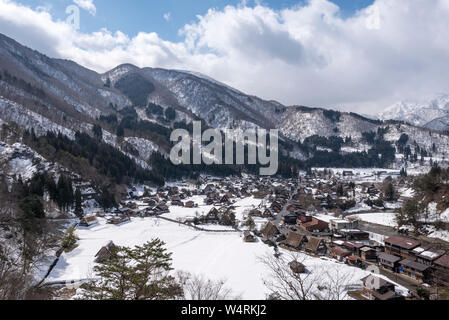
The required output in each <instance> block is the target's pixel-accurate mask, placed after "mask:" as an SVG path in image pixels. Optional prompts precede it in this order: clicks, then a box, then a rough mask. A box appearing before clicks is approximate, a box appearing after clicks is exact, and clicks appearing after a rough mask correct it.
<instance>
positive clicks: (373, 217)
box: [348, 212, 397, 227]
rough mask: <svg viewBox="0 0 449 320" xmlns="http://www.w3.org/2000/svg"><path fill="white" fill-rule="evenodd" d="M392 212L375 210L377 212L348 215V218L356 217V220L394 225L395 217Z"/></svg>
mask: <svg viewBox="0 0 449 320" xmlns="http://www.w3.org/2000/svg"><path fill="white" fill-rule="evenodd" d="M395 216H396V215H395V213H394V212H377V213H366V214H356V215H352V216H349V217H348V218H356V219H358V220H361V221H364V222H368V223H374V224H379V225H382V226H387V227H396V226H397V223H396V219H395Z"/></svg>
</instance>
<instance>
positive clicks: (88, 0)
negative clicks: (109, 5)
mask: <svg viewBox="0 0 449 320" xmlns="http://www.w3.org/2000/svg"><path fill="white" fill-rule="evenodd" d="M73 2H74V3H75V4H76V5H78V6H79V7H80V8H82V9H84V10H86V11H88V12H89V13H90V14H91V15H93V16H94V15H95V14H96V13H97V7H96V6H95V4H94V0H73Z"/></svg>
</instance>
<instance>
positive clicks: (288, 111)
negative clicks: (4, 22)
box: [0, 35, 449, 169]
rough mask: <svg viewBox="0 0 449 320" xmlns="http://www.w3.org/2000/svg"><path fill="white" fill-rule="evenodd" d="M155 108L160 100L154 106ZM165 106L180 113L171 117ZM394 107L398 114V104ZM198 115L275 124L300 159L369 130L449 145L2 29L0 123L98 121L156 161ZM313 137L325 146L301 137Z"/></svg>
mask: <svg viewBox="0 0 449 320" xmlns="http://www.w3.org/2000/svg"><path fill="white" fill-rule="evenodd" d="M443 102H444V100H441V102H438V103H436V104H435V106H433V107H432V108H433V109H435V111H438V112H440V111H441V112H443V111H444V110H446V109H445V108H446V107H448V104H447V103H446V104H445V105H444V107H443V105H442V104H443ZM447 102H449V99H448V100H447ZM150 107H152V108H156V110H153V111H154V113H153V111H150V110H149V108H150ZM158 108H159V109H160V110H157V109H158ZM401 110H402V111H401V112H402V113H401V112H399V113H398V112H396V114H399V115H407V114H409V113H410V112H409V110H408V109H405V106H404V108H403V109H401ZM442 110H443V111H442ZM168 111H169V112H168ZM167 112H168V113H170V114H172V115H173V114H174V118H170V119H168V118H167V117H168V116H167ZM389 112H390V113H391V115H394V114H393V113H394V110H393V109H392V110H390V111H389ZM387 115H388V113H386V114H385V117H384V118H389V116H387ZM437 116H442V117H443V118H441V120H434V119H431V120H433V121H444V116H445V115H444V114H442V113H438V114H437ZM393 118H395V117H393ZM193 120H201V121H203V122H204V123H205V124H207V125H208V126H210V127H214V128H222V129H223V128H235V129H240V130H245V129H248V128H256V127H261V128H265V129H279V132H280V136H281V139H282V140H283V142H285V144H283V145H282V148H285V149H283V153H285V154H287V155H289V156H290V157H293V158H295V159H299V160H301V161H307V160H308V159H311V158H313V156H314V154H315V153H316V147H317V146H318V147H319V148H318V149H319V150H322V149H323V150H329V152H331V150H333V149H334V148H333V147H331V148H329V147H328V146H326V145H328V144H330V143H331V142H329V141H325V140H323V138H324V139H331V138H338V139H341V141H343V143H340V142H338V143H339V144H341V146H340V147H341V150H342V152H344V153H351V152H354V153H356V152H359V153H360V152H366V151H368V150H370V148H371V147H372V144H373V143H374V142H375V141H374V140H373V141H371V142H367V141H366V139H367V136H369V134H368V135H367V133H374V134H378V133H379V134H378V136H379V137H381V138H382V139H385V141H386V142H387V143H389V144H390V145H391V146H392V147H393V148H396V147H397V142H398V140H399V139H400V138H401V136H403V135H406V136H407V137H408V139H407V141H406V144H407V145H408V146H409V147H410V148H411V150H412V151H415V152H422V151H423V150H424V151H425V152H426V153H431V152H432V153H433V155H434V156H435V157H439V158H444V157H445V154H444V150H449V137H448V136H447V135H444V134H442V133H438V132H432V131H431V130H428V129H426V128H420V127H418V125H420V124H421V123H423V122H425V121H427V120H428V119H416V120H415V121H412V120H413V119H409V120H410V121H408V122H411V123H412V125H409V124H404V123H398V122H394V121H393V122H392V121H380V120H375V119H370V118H367V117H365V116H362V115H359V114H356V113H348V112H338V111H333V110H327V109H324V108H314V107H305V106H285V105H282V104H281V103H279V102H276V101H267V100H263V99H260V98H258V97H255V96H252V95H246V94H245V93H243V92H241V91H239V90H237V89H234V88H231V87H229V86H228V85H225V84H222V83H220V82H219V81H216V80H214V79H211V78H209V77H207V76H205V75H202V74H198V73H196V72H191V71H178V70H167V69H161V68H150V67H147V68H138V67H136V66H134V65H131V64H123V65H120V66H117V67H116V68H114V69H112V70H110V71H108V72H105V73H104V74H99V73H97V72H95V71H92V70H89V69H87V68H84V67H82V66H80V65H79V64H77V63H75V62H73V61H69V60H63V59H52V58H49V57H47V56H45V55H43V54H41V53H39V52H37V51H34V50H31V49H29V48H26V47H24V46H22V45H21V44H19V43H17V42H16V41H14V40H13V39H10V38H8V37H6V36H4V35H0V124H1V123H3V124H14V125H17V126H18V128H19V129H21V130H24V129H27V130H33V132H34V134H35V135H36V136H38V137H39V136H43V135H45V134H46V133H47V131H52V132H54V133H61V134H63V135H65V136H67V137H69V139H72V140H73V139H75V133H76V132H83V133H87V134H88V135H93V132H94V129H95V127H96V128H97V130H98V127H101V128H102V131H103V134H102V140H103V141H104V142H105V143H107V144H109V145H111V146H113V147H114V148H116V149H117V150H119V151H120V152H122V153H123V154H125V155H126V156H128V157H130V158H131V159H133V160H135V161H136V162H137V163H138V164H139V165H141V167H143V168H146V169H147V168H150V169H151V165H150V164H149V163H148V162H149V160H150V157H151V155H152V154H153V152H155V151H158V152H160V153H162V154H163V155H167V154H168V152H169V141H168V139H169V138H168V137H169V133H170V130H172V129H173V128H174V127H175V126H177V127H179V126H181V127H185V126H187V125H188V124H190V123H191V122H192V121H193ZM434 127H435V128H436V127H437V124H434ZM380 133H381V134H380ZM0 137H1V136H0ZM311 137H312V138H313V139H310V138H311ZM314 137H315V138H314ZM316 137H319V139H318V138H316ZM5 139H6V137H5V138H2V139H0V140H5ZM334 140H335V139H334ZM317 141H318V143H319V144H321V145H315V146H313V145H312V146H304V145H303V144H304V142H307V143H309V144H310V143H312V142H313V143H315V144H316V142H317ZM339 141H340V140H339ZM334 142H335V141H334ZM287 145H288V146H287ZM435 146H437V148H435ZM401 147H404V146H401ZM337 149H338V148H337ZM435 149H438V150H441V152H440V151H438V150H437V151H436V152H435ZM398 151H399V149H398ZM438 152H440V154H438ZM312 165H313V163H312Z"/></svg>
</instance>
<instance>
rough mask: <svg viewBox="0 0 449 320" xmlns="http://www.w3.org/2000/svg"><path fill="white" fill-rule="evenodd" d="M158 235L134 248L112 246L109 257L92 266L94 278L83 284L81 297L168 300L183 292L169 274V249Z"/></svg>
mask: <svg viewBox="0 0 449 320" xmlns="http://www.w3.org/2000/svg"><path fill="white" fill-rule="evenodd" d="M164 246H165V243H164V242H162V241H161V240H159V239H155V240H152V241H151V242H147V243H146V244H144V245H143V246H136V247H134V248H132V249H131V248H124V247H114V248H112V249H111V250H112V259H110V260H108V261H106V262H105V263H103V264H101V265H97V266H95V267H94V271H95V273H96V276H97V277H98V278H100V280H97V281H95V282H91V283H88V284H85V285H83V286H82V287H81V288H82V289H83V294H82V299H84V300H170V299H176V298H179V297H182V296H183V290H182V287H181V285H180V284H179V283H177V281H176V280H175V279H174V278H173V277H172V276H170V275H169V272H170V271H172V267H171V265H172V258H171V253H168V252H167V251H166V249H165V248H164Z"/></svg>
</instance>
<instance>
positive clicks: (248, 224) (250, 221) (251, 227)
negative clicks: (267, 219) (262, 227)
mask: <svg viewBox="0 0 449 320" xmlns="http://www.w3.org/2000/svg"><path fill="white" fill-rule="evenodd" d="M245 226H246V227H248V229H249V230H251V231H253V230H254V228H255V227H256V223H255V222H254V219H253V218H252V217H251V216H248V218H247V219H246V221H245Z"/></svg>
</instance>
